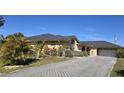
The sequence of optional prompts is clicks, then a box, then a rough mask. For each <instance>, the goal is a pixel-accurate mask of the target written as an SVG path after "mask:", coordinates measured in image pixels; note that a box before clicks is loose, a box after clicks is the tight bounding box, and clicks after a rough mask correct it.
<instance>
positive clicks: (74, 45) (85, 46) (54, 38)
mask: <svg viewBox="0 0 124 93" xmlns="http://www.w3.org/2000/svg"><path fill="white" fill-rule="evenodd" d="M82 38H83V37H82ZM28 40H30V41H31V42H32V43H33V42H38V43H43V42H44V44H45V45H47V46H48V48H50V49H54V48H56V49H58V48H59V47H60V46H62V47H63V48H64V49H68V48H69V49H71V50H73V51H80V52H81V51H86V52H88V53H89V55H90V56H109V57H115V56H116V54H117V50H118V49H120V48H123V47H122V46H119V45H117V44H114V43H110V42H107V41H79V40H78V39H77V37H76V36H74V35H73V36H61V35H53V34H42V35H36V36H32V37H28Z"/></svg>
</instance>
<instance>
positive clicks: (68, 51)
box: [65, 50, 73, 57]
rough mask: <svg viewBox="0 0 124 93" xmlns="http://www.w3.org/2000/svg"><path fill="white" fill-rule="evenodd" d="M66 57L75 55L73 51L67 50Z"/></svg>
mask: <svg viewBox="0 0 124 93" xmlns="http://www.w3.org/2000/svg"><path fill="white" fill-rule="evenodd" d="M65 57H73V53H72V51H71V50H66V51H65Z"/></svg>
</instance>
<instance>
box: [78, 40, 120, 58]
mask: <svg viewBox="0 0 124 93" xmlns="http://www.w3.org/2000/svg"><path fill="white" fill-rule="evenodd" d="M119 48H122V46H119V45H117V44H114V43H110V42H107V41H81V42H80V50H81V51H88V52H89V54H90V56H109V57H116V54H117V50H118V49H119Z"/></svg>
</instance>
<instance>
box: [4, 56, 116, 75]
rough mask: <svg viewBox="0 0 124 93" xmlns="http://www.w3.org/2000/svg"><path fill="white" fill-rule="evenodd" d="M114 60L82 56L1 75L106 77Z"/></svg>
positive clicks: (111, 58)
mask: <svg viewBox="0 0 124 93" xmlns="http://www.w3.org/2000/svg"><path fill="white" fill-rule="evenodd" d="M115 62H116V58H113V57H102V56H97V57H83V58H73V59H72V60H68V61H63V62H59V63H53V64H48V65H43V66H39V67H29V68H25V69H21V70H19V71H17V72H15V73H11V74H7V75H4V76H3V77H108V76H109V74H110V71H111V69H112V67H113V65H114V63H115Z"/></svg>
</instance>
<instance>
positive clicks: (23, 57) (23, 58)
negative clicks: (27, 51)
mask: <svg viewBox="0 0 124 93" xmlns="http://www.w3.org/2000/svg"><path fill="white" fill-rule="evenodd" d="M21 55H22V60H23V62H25V55H24V53H23V51H22V52H21Z"/></svg>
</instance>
